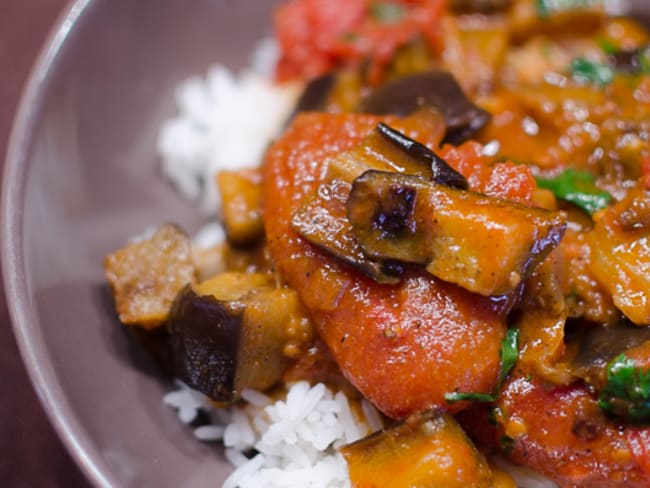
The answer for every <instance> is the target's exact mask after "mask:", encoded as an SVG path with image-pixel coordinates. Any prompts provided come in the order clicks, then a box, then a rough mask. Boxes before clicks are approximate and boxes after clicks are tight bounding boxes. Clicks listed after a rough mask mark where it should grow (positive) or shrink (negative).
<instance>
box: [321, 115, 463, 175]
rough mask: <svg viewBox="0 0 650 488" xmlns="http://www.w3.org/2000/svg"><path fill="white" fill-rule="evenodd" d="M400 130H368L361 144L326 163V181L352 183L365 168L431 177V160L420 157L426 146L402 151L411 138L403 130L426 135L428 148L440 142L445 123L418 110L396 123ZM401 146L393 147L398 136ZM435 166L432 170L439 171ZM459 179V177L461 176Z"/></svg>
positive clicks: (441, 118) (379, 125) (382, 125)
mask: <svg viewBox="0 0 650 488" xmlns="http://www.w3.org/2000/svg"><path fill="white" fill-rule="evenodd" d="M399 125H400V127H402V130H401V131H396V130H395V129H392V131H391V129H387V128H385V129H384V130H383V132H382V127H387V126H386V124H381V123H379V124H378V125H377V128H376V130H374V131H372V132H371V133H370V134H369V135H368V136H367V137H365V139H364V140H363V141H362V143H361V144H360V145H359V146H358V147H356V148H354V149H351V150H349V151H344V152H342V153H340V154H337V155H336V156H334V157H332V158H329V159H328V160H327V179H328V180H332V179H341V180H344V181H348V182H350V183H352V181H353V180H354V179H355V178H356V177H357V176H359V175H360V174H362V173H363V172H364V171H367V170H369V169H378V170H382V171H398V172H400V173H407V174H412V175H418V176H422V177H424V178H427V179H431V178H434V166H433V164H432V159H431V157H427V156H424V153H425V152H426V151H429V149H428V147H427V146H426V145H424V144H421V145H422V146H423V148H420V149H418V148H414V150H413V151H412V152H411V151H408V150H405V144H406V145H408V144H409V142H408V141H411V140H412V139H411V138H410V137H408V135H406V134H405V132H406V130H405V129H411V128H412V129H413V130H414V131H417V132H419V133H422V132H426V133H427V134H428V143H429V145H431V146H433V145H437V144H438V143H439V142H440V140H441V139H442V137H443V135H444V132H445V129H446V124H445V121H444V119H443V117H442V115H441V114H440V112H438V111H437V110H435V109H432V108H428V107H427V108H421V109H418V110H416V111H415V112H413V113H412V114H411V115H409V116H408V117H405V118H403V119H401V120H400V122H399ZM388 131H391V132H397V133H399V134H400V136H396V135H395V134H393V137H387V135H386V132H388ZM402 136H403V139H404V140H403V141H402V143H401V144H396V142H395V138H396V137H402ZM418 144H420V143H418ZM437 166H439V165H436V168H435V171H436V172H440V170H439V168H438V167H437ZM452 171H453V170H452ZM461 178H462V176H461Z"/></svg>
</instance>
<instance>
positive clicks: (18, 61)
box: [0, 0, 89, 488]
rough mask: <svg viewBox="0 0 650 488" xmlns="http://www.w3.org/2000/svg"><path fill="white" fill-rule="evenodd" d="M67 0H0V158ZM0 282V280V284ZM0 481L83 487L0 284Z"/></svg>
mask: <svg viewBox="0 0 650 488" xmlns="http://www.w3.org/2000/svg"><path fill="white" fill-rule="evenodd" d="M66 4H67V1H66V0H0V164H2V165H4V159H5V154H6V150H7V139H8V137H9V131H10V128H11V122H12V119H13V117H14V114H15V110H16V106H17V104H18V100H19V98H20V93H21V91H22V88H23V85H24V84H25V81H26V79H27V76H28V74H29V71H30V68H31V67H32V65H33V63H34V60H35V58H36V56H37V55H38V52H39V50H40V48H41V46H42V44H43V42H44V41H45V39H46V37H47V35H48V33H49V31H50V29H51V28H52V26H53V24H54V23H55V22H56V20H57V18H58V16H59V14H60V13H61V11H62V10H63V9H64V7H65V5H66ZM0 286H1V285H0ZM0 378H1V379H0V395H1V398H2V400H1V401H0V480H1V481H0V483H1V484H2V486H4V487H38V488H49V487H81V488H83V487H87V486H89V484H88V482H87V481H86V480H85V478H84V477H83V475H82V474H81V473H80V471H79V469H78V468H77V467H76V465H75V464H74V462H73V461H72V460H71V458H70V456H69V455H68V453H67V452H66V450H65V448H64V447H63V444H62V443H61V441H60V440H59V439H58V438H57V436H56V434H55V432H54V430H53V429H52V427H51V426H50V424H49V422H48V420H47V417H46V416H45V413H44V412H43V408H42V407H41V405H40V403H39V401H38V399H37V397H36V394H35V393H34V390H33V388H32V386H31V383H30V382H29V379H28V377H27V373H26V371H25V368H24V366H23V363H22V360H21V358H20V355H19V353H18V349H17V347H16V342H15V340H14V337H13V333H12V330H11V324H10V322H9V317H8V314H7V305H6V303H5V298H4V293H2V292H1V290H0Z"/></svg>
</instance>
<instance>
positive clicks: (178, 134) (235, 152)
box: [157, 39, 302, 215]
mask: <svg viewBox="0 0 650 488" xmlns="http://www.w3.org/2000/svg"><path fill="white" fill-rule="evenodd" d="M277 56H278V53H277V47H276V45H275V43H274V42H273V41H272V40H269V39H266V40H264V41H262V42H261V43H260V44H259V46H258V48H257V49H256V50H255V53H254V55H253V59H252V62H251V67H250V68H248V69H246V70H244V71H243V72H242V73H241V74H239V75H236V74H234V73H232V72H231V71H230V70H229V69H228V68H226V67H225V66H223V65H220V64H217V65H214V66H213V67H211V68H210V69H209V71H208V73H207V75H206V76H205V77H200V76H194V77H191V78H189V79H187V80H186V81H184V82H183V83H181V84H180V86H179V87H178V88H177V90H176V93H175V96H176V105H177V107H178V114H177V115H176V116H175V117H173V118H172V119H170V120H168V121H166V122H165V123H164V124H163V125H162V127H161V129H160V132H159V135H158V141H157V151H158V154H159V155H160V157H161V161H162V166H161V167H162V172H163V174H164V175H165V176H166V177H167V178H168V179H169V180H170V181H172V183H173V184H174V186H175V187H176V189H177V190H178V192H179V193H180V194H181V195H183V196H184V197H185V198H187V199H189V200H191V201H196V202H197V203H198V205H199V207H200V208H201V209H202V210H203V211H204V212H206V213H207V214H210V215H212V214H214V213H215V211H217V212H218V201H219V197H218V195H217V189H216V185H215V183H214V176H215V174H216V173H217V171H219V170H224V169H238V168H245V167H255V166H258V165H259V163H260V160H261V159H262V156H263V154H264V151H265V149H266V148H267V146H268V144H269V143H270V142H271V141H272V140H273V139H274V138H275V137H276V136H277V135H278V134H279V133H280V131H281V130H282V128H283V126H284V124H285V123H286V121H287V119H288V117H289V115H290V114H291V111H292V110H293V107H294V106H295V103H296V100H297V98H298V96H299V95H300V93H301V89H302V85H301V84H300V83H284V84H277V83H274V82H273V79H272V77H271V76H270V73H271V70H272V67H273V66H275V62H276V59H277Z"/></svg>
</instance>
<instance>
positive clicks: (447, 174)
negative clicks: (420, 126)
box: [377, 122, 469, 190]
mask: <svg viewBox="0 0 650 488" xmlns="http://www.w3.org/2000/svg"><path fill="white" fill-rule="evenodd" d="M377 132H378V133H379V134H380V135H381V136H382V137H383V138H384V139H385V140H386V141H388V142H390V143H391V144H393V145H394V146H395V147H398V148H399V149H401V150H402V151H404V152H405V153H406V154H408V155H409V156H411V157H412V158H414V159H415V160H417V161H421V162H422V163H423V164H425V165H427V166H428V167H430V168H431V179H433V181H435V182H436V183H440V184H441V185H446V186H449V187H451V188H458V189H460V190H467V189H468V188H469V184H468V183H467V179H466V178H465V177H464V176H463V175H461V174H460V173H459V172H458V171H456V170H455V169H454V168H452V167H451V166H450V165H449V163H447V161H445V160H444V159H442V158H441V157H440V156H438V155H437V154H436V153H435V152H433V151H432V150H431V149H429V148H428V147H427V146H425V145H424V144H422V143H420V142H418V141H416V140H414V139H411V138H410V137H408V136H407V135H405V134H402V133H401V132H400V131H398V130H396V129H393V128H392V127H391V126H389V125H387V124H384V123H383V122H380V123H379V124H378V125H377Z"/></svg>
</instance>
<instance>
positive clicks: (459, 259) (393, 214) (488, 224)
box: [347, 171, 566, 296]
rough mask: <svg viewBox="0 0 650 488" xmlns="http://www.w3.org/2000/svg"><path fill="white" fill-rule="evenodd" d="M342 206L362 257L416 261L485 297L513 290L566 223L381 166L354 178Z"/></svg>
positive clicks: (557, 239) (545, 212)
mask: <svg viewBox="0 0 650 488" xmlns="http://www.w3.org/2000/svg"><path fill="white" fill-rule="evenodd" d="M347 210H348V212H347V215H348V218H349V220H350V222H351V224H352V227H353V230H354V235H355V238H356V240H357V242H359V244H360V245H361V247H362V248H363V250H364V252H365V253H366V254H368V255H369V256H370V257H372V258H374V259H390V260H397V261H404V262H410V263H417V264H421V265H424V266H426V269H427V271H428V272H430V273H431V274H433V275H434V276H436V277H438V278H440V279H442V280H444V281H448V282H451V283H456V284H457V285H460V286H462V287H463V288H465V289H467V290H469V291H472V292H475V293H479V294H481V295H486V296H489V295H501V294H506V293H509V292H511V291H513V290H514V289H515V288H516V287H517V286H518V285H519V284H520V283H521V281H522V280H523V279H524V278H526V277H527V276H528V275H529V274H530V273H531V272H532V271H533V270H534V269H535V267H536V266H537V265H538V264H539V263H540V262H541V261H542V260H543V259H544V258H545V257H546V256H547V255H548V254H549V253H550V252H551V250H552V249H553V248H555V247H556V246H557V245H558V244H559V242H560V239H561V238H562V235H563V233H564V230H565V228H566V218H565V216H564V215H563V214H562V213H559V212H550V211H548V210H543V209H539V208H532V207H526V206H523V205H520V204H517V203H514V202H511V201H508V200H503V199H499V198H494V197H488V196H485V195H481V194H478V193H473V192H469V191H462V190H457V189H454V188H449V187H446V186H443V185H438V184H436V183H434V182H430V181H426V180H424V179H422V178H419V177H415V176H409V175H404V174H399V173H390V172H382V171H367V172H366V173H364V174H363V175H361V176H360V177H358V178H357V179H356V180H355V181H354V183H353V185H352V190H351V192H350V197H349V199H348V204H347Z"/></svg>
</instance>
